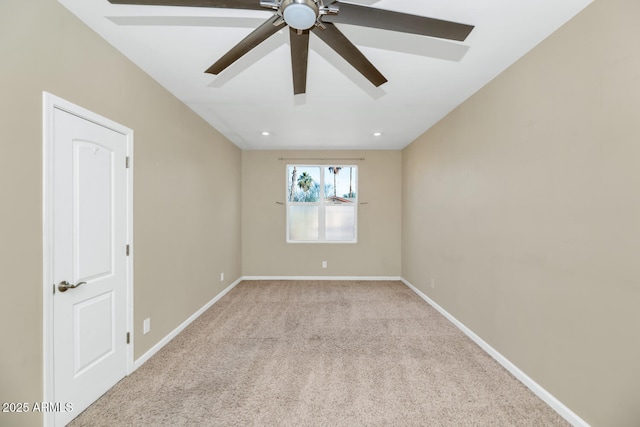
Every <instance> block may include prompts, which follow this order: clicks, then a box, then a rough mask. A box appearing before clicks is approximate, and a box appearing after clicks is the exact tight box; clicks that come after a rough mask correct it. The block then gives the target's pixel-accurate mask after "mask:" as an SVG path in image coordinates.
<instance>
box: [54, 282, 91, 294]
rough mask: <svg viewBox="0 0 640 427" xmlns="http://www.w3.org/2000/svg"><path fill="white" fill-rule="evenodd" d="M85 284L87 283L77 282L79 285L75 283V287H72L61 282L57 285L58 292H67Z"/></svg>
mask: <svg viewBox="0 0 640 427" xmlns="http://www.w3.org/2000/svg"><path fill="white" fill-rule="evenodd" d="M85 283H87V282H79V283H76V284H75V285H72V284H71V283H69V282H67V281H66V280H63V281H62V282H60V284H59V285H58V290H59V291H60V292H67V289H73V288H77V287H78V286H81V285H84V284H85Z"/></svg>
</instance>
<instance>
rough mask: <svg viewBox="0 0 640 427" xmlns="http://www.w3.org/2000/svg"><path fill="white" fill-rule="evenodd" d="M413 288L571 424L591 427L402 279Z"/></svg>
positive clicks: (577, 426) (578, 426)
mask: <svg viewBox="0 0 640 427" xmlns="http://www.w3.org/2000/svg"><path fill="white" fill-rule="evenodd" d="M400 280H402V282H403V283H404V284H405V285H407V286H408V287H409V288H410V289H411V290H413V291H414V292H415V293H416V294H417V295H418V296H420V298H422V299H423V300H425V301H426V302H427V303H428V304H429V305H430V306H432V307H433V308H435V309H436V310H437V311H438V312H440V314H442V315H443V316H444V317H446V318H447V320H449V321H450V322H451V323H453V324H454V325H455V326H456V327H458V329H460V330H461V331H462V332H464V334H465V335H467V336H468V337H469V338H471V339H472V340H473V341H474V342H475V343H476V344H478V345H479V346H480V348H482V349H483V350H484V351H485V352H486V353H487V354H489V356H491V357H493V358H494V359H495V360H496V361H497V362H498V363H500V364H501V365H502V366H503V367H504V368H505V369H506V370H507V371H509V372H511V374H513V376H515V377H516V378H517V379H518V380H520V382H522V383H523V384H524V385H525V386H527V387H528V388H529V389H530V390H531V391H532V392H533V393H534V394H535V395H536V396H538V397H539V398H540V399H542V401H544V402H545V403H546V404H547V405H549V406H550V407H551V408H552V409H553V410H554V411H556V412H557V413H558V414H559V415H560V416H561V417H562V418H564V419H565V420H567V422H569V423H570V424H571V425H573V426H575V427H589V424H588V423H587V422H586V421H585V420H583V419H582V418H580V417H579V416H578V415H577V414H576V413H575V412H573V411H572V410H571V409H569V408H568V407H567V406H565V405H564V404H563V403H562V402H560V401H559V400H558V399H556V398H555V397H554V396H553V395H552V394H551V393H549V392H548V391H547V390H545V389H544V388H543V387H542V386H541V385H540V384H538V383H537V382H535V381H534V380H533V379H532V378H531V377H529V376H528V375H527V374H525V373H524V372H523V371H522V370H520V368H518V367H517V366H516V365H514V364H513V363H511V362H510V361H509V360H508V359H507V358H506V357H504V356H503V355H502V354H500V353H499V352H498V351H497V350H496V349H495V348H493V347H491V346H490V345H489V344H487V343H486V342H485V341H484V340H483V339H482V338H480V337H479V336H478V335H476V334H475V333H474V332H473V331H472V330H471V329H469V328H467V327H466V326H465V325H464V324H463V323H462V322H460V321H459V320H458V319H456V318H455V317H453V316H452V315H451V314H450V313H449V312H448V311H446V310H445V309H444V308H442V307H440V306H439V305H438V304H437V303H436V302H435V301H433V300H432V299H431V298H429V297H428V296H426V295H425V294H423V293H422V292H421V291H420V290H419V289H418V288H416V287H415V286H413V285H412V284H411V283H409V282H408V281H407V280H405V279H400Z"/></svg>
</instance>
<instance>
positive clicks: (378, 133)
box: [373, 132, 382, 136]
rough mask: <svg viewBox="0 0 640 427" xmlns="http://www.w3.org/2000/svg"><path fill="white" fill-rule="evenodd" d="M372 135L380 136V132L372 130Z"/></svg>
mask: <svg viewBox="0 0 640 427" xmlns="http://www.w3.org/2000/svg"><path fill="white" fill-rule="evenodd" d="M373 136H382V132H374V133H373Z"/></svg>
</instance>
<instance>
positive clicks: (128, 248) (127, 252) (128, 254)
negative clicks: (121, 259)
mask: <svg viewBox="0 0 640 427" xmlns="http://www.w3.org/2000/svg"><path fill="white" fill-rule="evenodd" d="M129 252H130V251H129V245H127V256H129Z"/></svg>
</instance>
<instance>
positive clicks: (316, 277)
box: [242, 276, 402, 281]
mask: <svg viewBox="0 0 640 427" xmlns="http://www.w3.org/2000/svg"><path fill="white" fill-rule="evenodd" d="M242 280H367V281H375V280H398V281H401V280H402V278H401V277H400V276H243V277H242Z"/></svg>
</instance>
